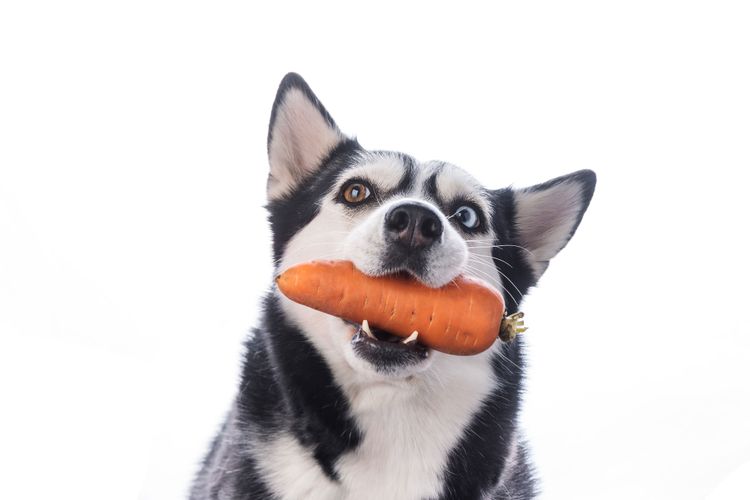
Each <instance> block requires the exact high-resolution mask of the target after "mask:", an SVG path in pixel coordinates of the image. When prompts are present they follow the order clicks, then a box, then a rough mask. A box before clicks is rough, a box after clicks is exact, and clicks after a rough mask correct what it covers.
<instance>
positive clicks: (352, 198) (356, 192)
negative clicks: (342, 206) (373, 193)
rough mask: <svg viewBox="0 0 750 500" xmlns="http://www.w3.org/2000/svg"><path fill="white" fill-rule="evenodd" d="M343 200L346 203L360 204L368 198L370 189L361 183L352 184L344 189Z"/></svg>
mask: <svg viewBox="0 0 750 500" xmlns="http://www.w3.org/2000/svg"><path fill="white" fill-rule="evenodd" d="M343 194H344V200H345V201H346V202H347V203H351V204H357V203H362V202H363V201H365V200H366V199H367V198H369V197H370V188H368V187H367V186H366V185H365V184H363V183H361V182H352V183H351V184H348V185H347V186H345V187H344V193H343Z"/></svg>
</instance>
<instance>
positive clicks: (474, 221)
mask: <svg viewBox="0 0 750 500" xmlns="http://www.w3.org/2000/svg"><path fill="white" fill-rule="evenodd" d="M456 217H457V218H458V220H459V221H460V222H461V224H463V225H464V226H466V227H467V228H469V229H476V228H477V226H479V215H477V211H476V210H474V209H473V208H471V207H467V206H462V207H458V210H456Z"/></svg>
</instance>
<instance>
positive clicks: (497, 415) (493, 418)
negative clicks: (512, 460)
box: [440, 339, 532, 500]
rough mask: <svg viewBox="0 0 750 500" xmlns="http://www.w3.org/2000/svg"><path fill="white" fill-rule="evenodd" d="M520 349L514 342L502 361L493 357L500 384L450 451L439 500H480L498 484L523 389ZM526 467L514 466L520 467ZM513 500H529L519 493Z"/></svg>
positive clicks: (510, 441)
mask: <svg viewBox="0 0 750 500" xmlns="http://www.w3.org/2000/svg"><path fill="white" fill-rule="evenodd" d="M522 348H523V341H522V339H517V340H516V341H514V342H512V343H509V344H505V345H504V346H503V351H504V352H503V354H504V356H505V357H504V358H503V357H501V356H499V355H496V356H495V357H493V359H492V368H493V372H494V374H495V376H496V377H497V379H498V380H501V381H502V384H501V385H499V387H497V388H495V390H493V391H492V392H491V393H490V395H489V396H488V397H487V399H485V401H484V403H483V404H482V406H481V408H480V409H479V411H478V412H477V413H476V414H474V417H473V418H472V420H471V422H470V423H469V426H468V428H467V429H465V430H464V434H463V437H462V438H461V440H460V441H459V443H458V444H457V445H456V446H455V447H454V449H453V451H452V452H451V454H450V457H449V459H448V465H447V467H446V469H445V472H444V488H443V492H442V494H441V496H440V499H441V500H463V499H467V498H482V495H483V494H484V493H486V492H491V491H492V490H493V488H494V487H495V486H496V485H497V483H498V481H499V479H500V475H501V473H502V471H503V468H504V467H505V466H506V464H505V459H506V457H507V456H508V453H509V451H510V446H511V445H512V444H514V443H513V441H512V439H513V435H514V433H515V431H516V420H517V415H518V409H519V405H520V394H521V390H522V376H523V357H522V355H521V350H522ZM525 465H526V464H525V463H516V467H519V468H520V467H525ZM524 486H525V488H524V491H529V490H531V488H532V483H531V482H529V483H528V484H526V485H524ZM519 492H520V491H519ZM513 498H529V497H527V496H525V495H520V494H519V496H517V497H516V496H514V497H513Z"/></svg>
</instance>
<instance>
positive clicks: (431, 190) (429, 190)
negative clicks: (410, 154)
mask: <svg viewBox="0 0 750 500" xmlns="http://www.w3.org/2000/svg"><path fill="white" fill-rule="evenodd" d="M439 174H440V169H438V170H436V171H435V172H433V173H432V174H430V176H429V177H428V178H427V180H426V181H425V183H424V187H425V194H426V195H427V196H428V197H429V198H431V199H432V200H434V201H435V203H440V197H439V196H438V192H437V176H438V175H439Z"/></svg>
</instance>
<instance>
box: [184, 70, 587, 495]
mask: <svg viewBox="0 0 750 500" xmlns="http://www.w3.org/2000/svg"><path fill="white" fill-rule="evenodd" d="M268 156H269V161H270V174H269V176H268V191H267V192H268V211H269V213H270V215H269V219H270V222H271V227H272V231H273V253H274V258H275V259H276V261H275V262H276V263H277V267H276V269H277V271H282V270H284V269H286V268H287V267H289V266H291V265H293V264H297V263H301V262H306V261H311V260H315V259H343V260H350V261H353V262H354V264H355V265H356V266H357V267H358V268H359V269H360V270H361V271H363V272H364V273H366V274H370V275H383V274H386V273H395V272H401V273H408V274H410V275H411V276H413V278H414V279H417V280H420V281H422V282H424V283H425V284H427V285H429V286H431V287H439V286H442V285H445V284H446V283H448V282H450V281H451V280H452V279H453V278H455V277H456V276H458V275H460V274H467V275H474V276H476V277H479V278H482V279H484V280H485V281H489V282H490V283H492V284H493V285H494V286H496V287H497V289H498V290H501V291H502V293H503V294H504V297H505V301H506V304H507V308H508V311H509V312H510V313H513V312H515V311H516V310H517V309H518V303H519V302H521V300H522V299H523V296H524V294H525V293H526V292H527V290H528V289H529V287H531V286H533V285H534V284H535V283H536V282H537V280H538V279H539V277H540V276H541V275H542V273H543V272H544V271H545V269H546V268H547V265H548V264H549V261H550V259H551V258H552V257H553V256H554V255H555V254H557V252H558V251H560V249H562V248H563V247H564V246H565V244H566V243H567V242H568V240H569V239H570V237H571V236H572V235H573V233H574V232H575V230H576V228H577V227H578V224H579V223H580V222H581V218H582V217H583V213H584V212H585V210H586V208H587V206H588V204H589V201H590V200H591V196H592V195H593V192H594V185H595V182H596V177H595V175H594V173H593V172H591V171H588V170H582V171H579V172H575V173H573V174H570V175H567V176H564V177H559V178H557V179H554V180H551V181H549V182H546V183H544V184H540V185H537V186H534V187H530V188H525V189H517V190H516V189H510V188H506V189H499V190H490V189H487V188H485V187H483V186H482V185H480V184H479V183H478V182H477V181H476V180H474V179H473V178H472V177H471V176H470V175H469V174H467V173H466V172H464V171H463V170H461V169H459V168H457V167H455V166H453V165H450V164H447V163H444V162H439V161H431V162H427V163H422V162H419V161H417V160H415V159H414V158H412V157H410V156H407V155H405V154H402V153H394V152H387V151H368V150H365V149H364V148H363V147H362V146H360V145H359V143H358V142H357V141H356V140H355V139H352V138H349V137H347V136H345V135H343V134H342V133H341V131H340V130H339V129H338V127H337V126H336V124H335V122H334V121H333V119H332V118H331V116H330V115H329V114H328V112H327V111H326V110H325V108H323V106H322V105H321V103H320V101H318V99H317V98H316V97H315V95H314V94H313V93H312V91H311V90H310V88H309V87H308V85H307V84H306V83H305V82H304V80H302V78H300V77H299V76H298V75H296V74H289V75H287V76H286V77H285V78H284V79H283V81H282V82H281V86H280V87H279V90H278V94H277V95H276V100H275V102H274V104H273V110H272V112H271V123H270V129H269V132H268ZM372 333H374V335H372V336H371V335H367V334H365V332H364V331H363V329H362V328H357V327H354V326H352V325H351V324H350V323H345V322H344V321H342V320H341V319H338V318H335V317H332V316H329V315H326V314H323V313H320V312H317V311H315V310H313V309H310V308H307V307H304V306H301V305H298V304H295V303H293V302H291V301H289V300H288V299H286V298H284V297H282V296H281V295H280V294H279V292H278V291H277V290H271V291H270V292H269V293H268V295H267V297H266V298H265V302H264V315H263V321H262V324H261V325H260V326H259V327H258V328H257V329H256V330H255V331H254V332H253V335H252V336H251V338H250V339H249V340H248V341H247V352H246V354H245V362H244V370H243V373H242V381H241V385H240V388H239V393H238V395H237V398H236V400H235V402H234V404H233V406H232V408H231V410H230V412H229V414H228V416H227V419H226V422H225V423H224V426H223V428H222V430H221V432H220V433H219V435H218V437H217V438H216V440H215V441H214V443H213V446H212V448H211V450H210V452H209V454H208V456H207V457H206V459H205V462H204V464H203V468H202V470H201V472H200V473H199V475H198V477H197V479H196V481H195V484H194V486H193V490H192V496H191V498H192V499H193V500H202V499H253V498H260V499H266V498H268V499H271V498H273V499H326V500H329V499H342V500H343V499H353V500H367V499H373V500H374V499H377V500H384V499H387V500H392V499H475V498H476V499H510V498H513V499H525V498H531V497H533V496H534V494H535V486H534V481H533V478H532V473H531V469H530V466H529V463H528V461H527V457H526V453H525V452H524V446H523V443H522V439H521V437H520V433H519V429H518V425H517V415H518V411H519V399H520V391H521V384H522V377H523V369H522V368H523V355H522V351H523V342H522V339H516V340H515V341H513V342H508V343H506V342H502V341H500V340H498V341H497V342H496V343H495V345H494V346H493V347H492V348H491V349H489V350H487V351H485V352H483V353H481V354H478V355H474V356H452V355H447V354H443V353H441V352H437V351H432V350H430V349H428V348H426V347H424V346H423V345H422V344H420V343H419V341H418V339H417V342H409V343H404V342H403V341H401V339H399V338H397V337H395V336H392V335H390V334H389V333H388V332H385V331H374V332H372Z"/></svg>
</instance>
